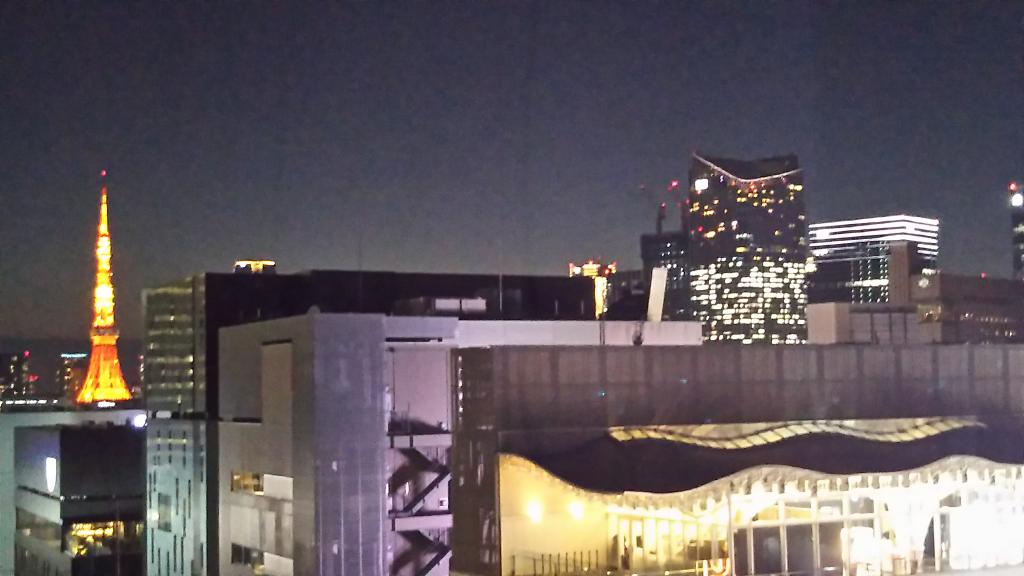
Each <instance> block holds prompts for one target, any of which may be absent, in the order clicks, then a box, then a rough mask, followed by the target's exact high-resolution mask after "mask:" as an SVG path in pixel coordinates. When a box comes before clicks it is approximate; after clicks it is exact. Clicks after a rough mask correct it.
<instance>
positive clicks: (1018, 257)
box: [1007, 182, 1024, 279]
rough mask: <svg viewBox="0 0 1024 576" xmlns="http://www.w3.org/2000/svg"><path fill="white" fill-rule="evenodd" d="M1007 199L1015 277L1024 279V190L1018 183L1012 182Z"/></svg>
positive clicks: (1008, 188)
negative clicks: (1011, 231) (1011, 230)
mask: <svg viewBox="0 0 1024 576" xmlns="http://www.w3.org/2000/svg"><path fill="white" fill-rule="evenodd" d="M1007 198H1008V201H1009V203H1010V225H1011V226H1013V277H1014V278H1017V279H1024V189H1021V185H1020V184H1018V183H1017V182H1010V185H1009V186H1008V187H1007Z"/></svg>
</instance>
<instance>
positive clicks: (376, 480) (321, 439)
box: [218, 314, 387, 576]
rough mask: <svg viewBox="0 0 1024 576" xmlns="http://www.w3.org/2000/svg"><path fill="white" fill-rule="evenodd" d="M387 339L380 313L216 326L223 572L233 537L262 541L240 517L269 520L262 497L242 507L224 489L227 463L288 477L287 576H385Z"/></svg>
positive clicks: (266, 502) (227, 487)
mask: <svg viewBox="0 0 1024 576" xmlns="http://www.w3.org/2000/svg"><path fill="white" fill-rule="evenodd" d="M384 341H385V337H384V322H383V317H382V316H379V315H344V316H337V315H317V314H311V315H306V316H297V317H293V318H287V319H281V320H273V321H269V322H261V323H257V324H249V325H244V326H237V327H233V328H227V329H223V330H221V335H220V350H221V364H220V390H219V394H220V406H221V413H222V415H223V419H224V422H222V423H221V424H220V426H221V428H222V432H221V434H220V438H221V439H222V440H223V441H224V442H225V444H223V445H222V446H221V447H220V448H221V449H220V458H219V461H218V466H219V481H218V483H219V494H220V500H219V501H220V505H221V507H222V510H221V515H220V529H221V535H220V548H221V566H222V567H223V566H226V565H229V563H230V556H227V557H225V556H224V555H225V553H229V551H230V544H231V539H232V538H241V539H245V540H246V542H252V543H256V540H259V541H260V545H261V546H263V545H265V544H266V543H267V542H268V537H267V535H265V534H256V533H255V532H253V531H252V529H251V528H249V527H247V526H245V525H244V522H243V521H244V518H246V517H248V518H250V519H254V518H255V519H258V522H259V523H260V525H261V526H262V527H264V528H266V529H267V530H269V528H267V526H269V525H270V524H271V523H272V522H271V521H270V520H269V515H270V514H271V513H273V514H277V511H274V510H271V509H270V508H271V504H273V503H271V502H269V500H271V499H269V498H265V497H263V498H262V500H260V501H257V500H256V497H253V498H252V499H250V500H251V501H248V502H246V503H243V502H241V500H240V499H239V498H238V496H237V495H235V494H232V493H231V492H230V481H231V476H230V474H231V469H232V467H235V468H241V467H248V468H250V469H251V471H253V472H259V473H264V474H267V473H270V474H275V475H281V476H284V477H291V478H292V492H293V501H292V503H291V506H292V517H291V522H292V524H291V527H290V532H291V538H292V542H291V550H290V552H291V554H292V566H293V571H294V574H325V575H334V574H364V575H370V576H380V575H383V573H384V571H385V570H384V565H385V552H384V543H385V519H386V507H385V490H384V488H385V486H386V476H385V458H386V454H387V449H386V440H387V418H386V411H385V394H386V387H385V385H384V381H383V374H384V369H383V366H384V361H383V356H384V350H383V343H384ZM257 398H258V400H257ZM289 453H290V462H289V457H288V456H287V454H289ZM282 455H284V456H282ZM232 507H235V508H237V509H233V508H232ZM264 508H265V509H266V510H264ZM255 510H259V511H258V512H254V511H255ZM280 512H281V513H282V516H281V518H282V519H283V518H284V517H285V515H283V513H284V509H283V508H282V509H281V510H280ZM254 514H255V515H254ZM232 518H235V520H234V524H232ZM276 518H277V517H276V516H275V520H273V523H274V524H275V525H274V529H275V530H277V524H276V522H277V519H276ZM282 527H283V525H282ZM238 543H239V544H242V542H238ZM276 545H277V544H276V543H275V546H276ZM280 552H281V555H284V554H285V553H287V552H288V549H287V546H283V545H282V548H281V550H280ZM273 560H274V562H273V563H274V566H270V564H269V563H268V570H271V569H273V570H280V569H281V568H280V567H278V566H277V564H278V561H279V560H281V558H276V557H275V558H273Z"/></svg>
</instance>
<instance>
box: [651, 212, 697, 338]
mask: <svg viewBox="0 0 1024 576" xmlns="http://www.w3.org/2000/svg"><path fill="white" fill-rule="evenodd" d="M689 246H690V235H689V233H688V232H687V231H686V230H680V231H675V232H660V233H656V234H644V235H642V236H640V258H641V259H642V260H643V265H644V284H645V286H646V287H647V293H648V295H650V293H651V289H650V288H651V278H652V276H653V275H654V269H655V268H664V269H665V276H666V278H665V292H664V304H663V306H662V319H663V320H692V319H693V318H694V314H693V307H692V306H691V304H690V259H689V256H690V254H689Z"/></svg>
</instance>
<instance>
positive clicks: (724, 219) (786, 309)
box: [689, 154, 807, 343]
mask: <svg viewBox="0 0 1024 576" xmlns="http://www.w3.org/2000/svg"><path fill="white" fill-rule="evenodd" d="M803 188H804V187H803V172H802V170H801V168H800V166H799V161H798V159H797V157H796V156H795V155H789V156H778V157H774V158H764V159H760V160H750V161H747V160H734V159H728V158H709V157H704V156H701V155H699V154H694V155H693V162H692V164H691V167H690V191H689V210H690V250H691V263H692V264H691V265H692V268H691V271H690V291H691V298H692V302H693V305H694V308H695V310H696V312H697V316H698V319H699V320H700V321H701V322H702V323H703V325H704V336H705V339H706V340H708V341H712V342H714V341H733V342H742V343H754V342H763V343H799V342H803V341H804V340H805V339H806V336H807V321H806V305H807V291H806V269H807V238H806V236H807V234H806V233H807V225H806V222H805V220H806V210H805V208H804V193H803Z"/></svg>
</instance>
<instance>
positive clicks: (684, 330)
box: [456, 321, 702, 348]
mask: <svg viewBox="0 0 1024 576" xmlns="http://www.w3.org/2000/svg"><path fill="white" fill-rule="evenodd" d="M602 332H603V335H602ZM638 339H639V340H640V341H642V342H643V344H645V345H649V346H697V345H700V343H701V341H702V337H701V324H700V322H625V321H606V322H577V321H560V322H531V321H505V322H496V321H462V322H459V324H458V328H457V329H456V341H457V342H458V346H459V347H460V348H472V347H475V346H498V345H505V346H522V345H532V346H596V345H599V344H602V343H604V344H606V345H609V346H631V345H633V344H634V342H636V341H637V340H638Z"/></svg>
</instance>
